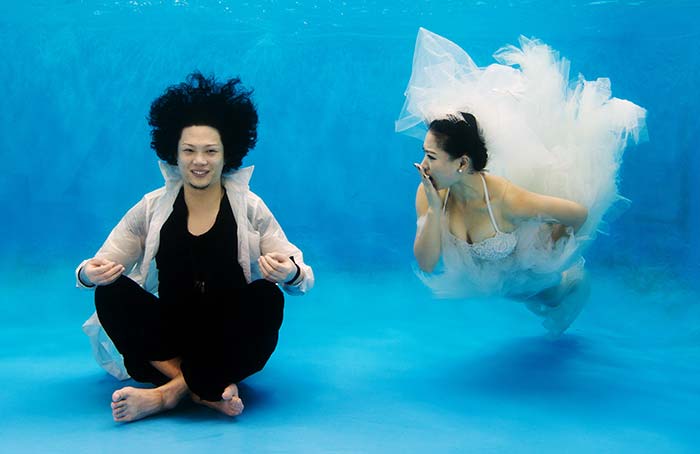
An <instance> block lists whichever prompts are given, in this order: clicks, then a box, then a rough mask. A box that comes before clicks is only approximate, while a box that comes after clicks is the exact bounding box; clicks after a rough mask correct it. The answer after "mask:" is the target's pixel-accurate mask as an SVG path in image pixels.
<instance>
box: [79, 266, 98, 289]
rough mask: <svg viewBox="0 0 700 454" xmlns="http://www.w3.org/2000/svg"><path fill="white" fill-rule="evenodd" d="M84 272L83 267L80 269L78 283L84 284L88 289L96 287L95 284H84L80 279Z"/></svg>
mask: <svg viewBox="0 0 700 454" xmlns="http://www.w3.org/2000/svg"><path fill="white" fill-rule="evenodd" d="M82 272H83V267H82V266H81V267H80V269H79V270H78V281H80V283H81V284H83V285H84V286H85V287H87V288H93V287H94V286H95V284H92V285H87V284H86V283H85V282H83V280H82V279H80V273H82Z"/></svg>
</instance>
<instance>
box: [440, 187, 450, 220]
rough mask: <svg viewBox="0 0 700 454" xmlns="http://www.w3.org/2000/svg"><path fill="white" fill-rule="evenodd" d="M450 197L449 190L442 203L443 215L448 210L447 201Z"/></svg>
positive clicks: (448, 189)
mask: <svg viewBox="0 0 700 454" xmlns="http://www.w3.org/2000/svg"><path fill="white" fill-rule="evenodd" d="M449 197H450V188H447V194H445V200H444V201H443V202H442V214H445V209H446V208H447V199H448V198H449Z"/></svg>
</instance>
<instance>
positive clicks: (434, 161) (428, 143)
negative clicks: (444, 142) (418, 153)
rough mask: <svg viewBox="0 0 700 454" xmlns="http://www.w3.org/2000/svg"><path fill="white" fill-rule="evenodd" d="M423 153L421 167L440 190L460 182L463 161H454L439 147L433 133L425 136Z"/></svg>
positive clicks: (430, 132)
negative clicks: (460, 169)
mask: <svg viewBox="0 0 700 454" xmlns="http://www.w3.org/2000/svg"><path fill="white" fill-rule="evenodd" d="M423 152H424V153H425V156H424V157H423V160H422V161H421V163H420V165H421V166H422V167H423V169H424V170H425V173H426V174H428V176H430V178H431V180H432V181H433V184H434V185H435V186H436V187H437V188H438V189H445V188H449V187H450V186H452V185H453V184H455V183H456V182H457V181H459V176H460V173H459V172H458V170H459V168H460V165H461V164H462V161H461V160H460V159H453V158H452V156H450V155H449V154H447V152H446V151H444V150H443V149H442V147H441V146H440V145H439V142H438V140H437V137H436V135H435V134H434V133H433V132H432V131H428V133H427V134H426V135H425V140H424V141H423Z"/></svg>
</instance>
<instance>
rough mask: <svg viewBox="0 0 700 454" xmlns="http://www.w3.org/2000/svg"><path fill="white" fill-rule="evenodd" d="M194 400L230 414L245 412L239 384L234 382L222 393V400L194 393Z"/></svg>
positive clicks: (236, 414) (235, 414)
mask: <svg viewBox="0 0 700 454" xmlns="http://www.w3.org/2000/svg"><path fill="white" fill-rule="evenodd" d="M192 400H194V401H195V402H197V403H198V404H202V405H206V406H207V407H209V408H213V409H214V410H218V411H220V412H221V413H223V414H225V415H228V416H238V415H240V414H241V413H243V401H242V400H241V398H240V397H238V386H236V385H235V384H233V383H232V384H230V385H228V386H227V387H226V389H224V392H223V393H222V394H221V400H220V401H218V402H209V401H207V400H202V399H200V398H199V397H198V396H196V395H194V394H193V395H192Z"/></svg>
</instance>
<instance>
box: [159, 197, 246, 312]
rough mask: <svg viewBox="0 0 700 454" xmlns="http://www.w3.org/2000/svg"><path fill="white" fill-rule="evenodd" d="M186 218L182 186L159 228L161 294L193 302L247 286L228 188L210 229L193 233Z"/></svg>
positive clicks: (218, 296)
mask: <svg viewBox="0 0 700 454" xmlns="http://www.w3.org/2000/svg"><path fill="white" fill-rule="evenodd" d="M187 218H188V211H187V204H186V203H185V193H184V190H183V189H180V192H179V193H178V195H177V198H176V199H175V203H173V212H172V213H171V214H170V216H169V217H168V219H167V220H166V221H165V223H164V224H163V226H162V227H161V229H160V245H159V247H158V253H157V254H156V266H157V267H158V295H159V297H160V298H161V299H165V300H171V301H175V302H180V303H190V302H195V301H201V300H207V299H210V298H212V297H214V298H220V297H223V296H224V295H227V294H228V295H230V294H231V292H232V291H233V292H235V291H236V290H237V289H240V288H243V287H245V286H246V280H245V275H244V274H243V268H241V265H240V264H239V263H238V234H237V224H236V218H235V217H234V216H233V211H232V210H231V204H230V203H229V200H228V196H227V195H226V190H224V194H223V197H222V198H221V204H220V205H219V213H218V214H217V215H216V221H215V222H214V225H213V226H212V228H211V229H209V231H207V232H206V233H203V234H202V235H199V236H195V235H192V234H191V233H190V232H189V230H188V229H187Z"/></svg>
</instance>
